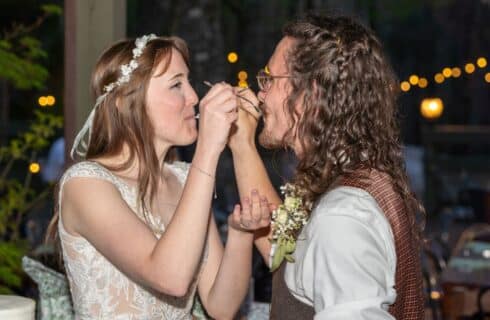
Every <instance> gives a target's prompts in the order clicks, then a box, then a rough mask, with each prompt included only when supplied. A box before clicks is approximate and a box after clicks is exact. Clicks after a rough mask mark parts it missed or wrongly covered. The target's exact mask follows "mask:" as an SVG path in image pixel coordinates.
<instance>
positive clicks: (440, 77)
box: [434, 73, 444, 83]
mask: <svg viewBox="0 0 490 320" xmlns="http://www.w3.org/2000/svg"><path fill="white" fill-rule="evenodd" d="M434 81H435V82H436V83H443V82H444V76H443V75H442V73H437V74H436V75H435V76H434Z"/></svg>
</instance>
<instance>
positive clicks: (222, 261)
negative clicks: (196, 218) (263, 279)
mask: <svg viewBox="0 0 490 320" xmlns="http://www.w3.org/2000/svg"><path fill="white" fill-rule="evenodd" d="M242 205H243V207H242V208H240V206H236V207H235V210H234V211H233V213H232V215H230V218H229V219H228V225H229V228H228V239H227V242H226V248H225V249H224V250H223V246H222V245H221V240H220V238H219V235H218V230H217V228H216V224H215V222H214V219H213V218H211V222H210V226H209V237H208V243H209V255H208V258H207V262H206V264H205V267H204V270H203V273H202V275H201V278H200V281H199V287H198V288H199V295H200V297H201V300H202V302H203V305H204V307H205V308H206V311H207V312H208V314H209V315H210V316H212V317H213V319H232V318H233V316H234V315H235V314H236V312H237V311H238V308H239V307H240V305H241V303H242V301H243V298H244V297H245V295H246V293H247V289H248V285H249V283H250V277H251V270H252V247H253V238H254V237H253V232H250V230H251V231H253V230H255V229H260V228H264V227H266V226H267V225H268V224H269V222H270V219H269V214H270V213H269V208H268V202H267V199H265V198H262V199H261V198H260V196H259V195H258V193H254V194H253V195H251V199H250V200H248V201H247V200H243V201H242ZM240 209H242V210H240ZM240 221H241V222H243V224H244V225H246V228H247V230H244V229H243V228H242V227H240V226H239V223H240Z"/></svg>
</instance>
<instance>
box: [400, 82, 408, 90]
mask: <svg viewBox="0 0 490 320" xmlns="http://www.w3.org/2000/svg"><path fill="white" fill-rule="evenodd" d="M400 88H401V89H402V91H403V92H407V91H408V90H410V83H408V81H403V82H402V83H401V84H400Z"/></svg>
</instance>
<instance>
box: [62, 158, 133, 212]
mask: <svg viewBox="0 0 490 320" xmlns="http://www.w3.org/2000/svg"><path fill="white" fill-rule="evenodd" d="M71 178H95V179H101V180H105V181H107V182H109V183H112V184H113V185H114V186H115V187H116V188H117V189H118V190H119V192H120V193H121V194H122V195H124V194H126V193H127V190H125V189H127V188H128V186H127V185H125V184H124V182H122V181H121V180H120V179H119V178H117V177H116V176H115V175H114V174H112V173H111V172H110V171H109V170H108V169H106V168H105V167H103V166H102V165H100V164H98V163H97V162H93V161H82V162H79V163H76V164H74V165H73V166H71V167H70V168H69V169H68V170H66V172H65V173H64V174H63V176H62V177H61V179H60V185H59V193H58V208H61V199H62V194H63V187H64V185H65V183H66V182H67V181H68V180H70V179H71Z"/></svg>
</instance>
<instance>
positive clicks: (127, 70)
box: [70, 34, 157, 159]
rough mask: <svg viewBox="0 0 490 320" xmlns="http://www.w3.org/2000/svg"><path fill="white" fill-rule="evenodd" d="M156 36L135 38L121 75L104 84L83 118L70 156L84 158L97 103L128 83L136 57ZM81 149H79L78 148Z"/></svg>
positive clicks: (121, 68) (134, 67)
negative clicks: (86, 136) (86, 137)
mask: <svg viewBox="0 0 490 320" xmlns="http://www.w3.org/2000/svg"><path fill="white" fill-rule="evenodd" d="M156 38H157V36H156V35H154V34H148V35H144V36H142V37H139V38H136V40H135V41H134V45H135V48H134V49H133V57H132V59H131V61H129V62H128V63H127V64H123V65H122V66H121V67H120V68H119V69H120V70H121V75H120V76H119V78H117V80H116V81H114V82H112V83H110V84H108V85H106V86H104V93H103V94H102V95H100V96H99V97H98V98H97V100H96V101H95V105H94V107H93V109H92V111H91V112H90V114H89V116H88V118H87V120H85V123H84V124H83V127H82V129H81V130H80V131H79V132H78V134H77V136H76V137H75V140H74V142H73V146H72V148H71V152H70V155H71V158H72V159H75V153H77V154H78V155H79V156H81V157H83V158H85V156H86V155H87V148H88V145H89V143H90V135H91V132H92V125H93V122H94V116H95V111H96V110H97V108H98V107H99V105H100V104H101V103H102V101H104V99H105V97H106V96H107V95H108V94H109V93H110V92H111V91H112V90H114V89H115V88H117V87H119V86H121V85H123V84H125V83H128V82H129V80H130V79H131V74H132V73H133V71H134V70H136V68H138V61H137V60H138V58H139V57H140V56H141V55H142V54H143V50H144V49H145V47H146V45H147V44H148V42H149V41H151V40H153V39H156ZM87 132H88V141H87V142H85V141H83V138H84V137H85V135H86V134H87ZM79 149H81V150H79Z"/></svg>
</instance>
